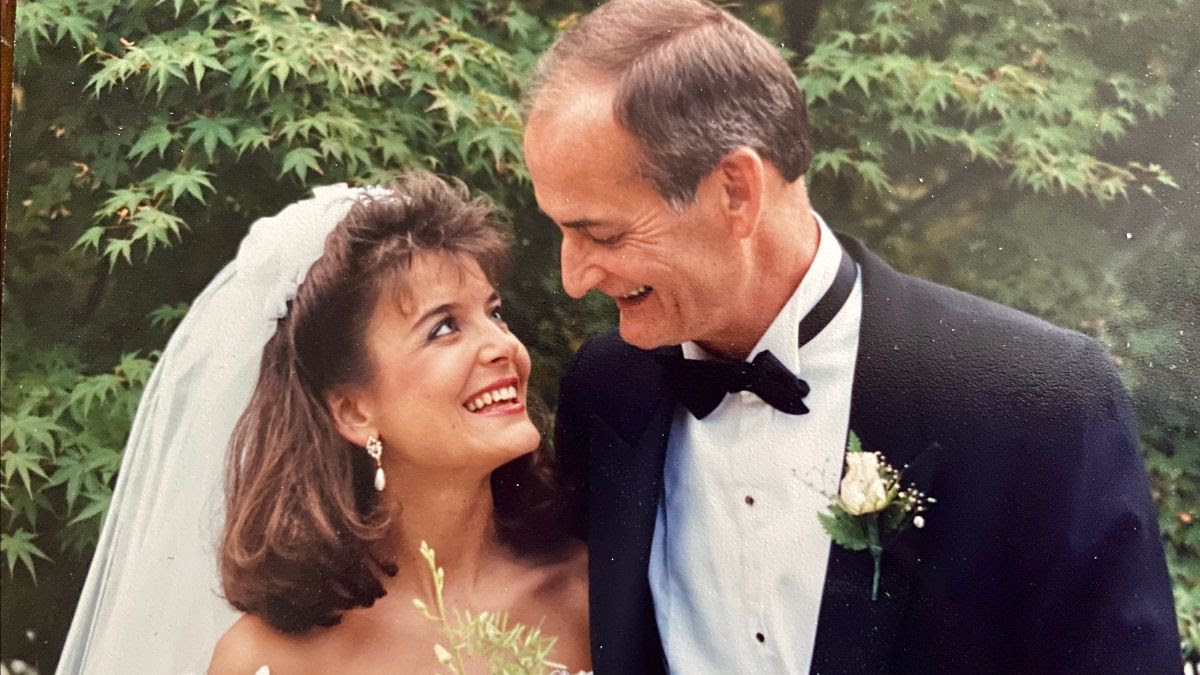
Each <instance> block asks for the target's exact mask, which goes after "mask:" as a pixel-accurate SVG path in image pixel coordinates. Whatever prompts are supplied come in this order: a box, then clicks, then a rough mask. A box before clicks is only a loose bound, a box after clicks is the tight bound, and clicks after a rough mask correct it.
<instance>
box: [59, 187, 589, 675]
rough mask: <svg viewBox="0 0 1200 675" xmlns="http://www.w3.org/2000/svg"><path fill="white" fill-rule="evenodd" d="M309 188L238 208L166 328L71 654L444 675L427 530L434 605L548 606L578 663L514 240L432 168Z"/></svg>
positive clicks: (567, 654)
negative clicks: (205, 281)
mask: <svg viewBox="0 0 1200 675" xmlns="http://www.w3.org/2000/svg"><path fill="white" fill-rule="evenodd" d="M315 194H316V197H315V198H314V199H310V200H306V201H303V202H300V203H298V204H294V205H292V206H289V207H288V208H286V209H285V210H284V211H283V212H281V213H280V214H279V215H278V216H275V217H273V218H266V219H262V220H260V221H259V222H257V223H255V225H254V226H253V227H252V229H251V232H250V234H249V235H248V236H247V238H246V239H245V240H244V241H243V244H242V246H241V249H240V250H239V253H238V257H237V260H236V261H234V263H232V264H231V265H230V266H229V267H228V268H226V270H225V271H223V272H222V273H221V274H220V275H218V277H217V278H216V279H215V280H214V281H213V283H212V285H210V287H209V289H207V290H206V291H205V293H204V294H202V295H201V297H200V298H199V299H198V300H197V301H196V303H194V305H193V307H192V310H191V311H190V312H189V316H188V317H187V318H186V319H185V320H184V322H183V323H182V324H181V325H180V328H179V330H178V331H177V332H176V334H175V336H174V337H173V338H172V342H171V345H170V346H169V347H168V349H167V350H166V353H165V354H164V356H163V358H162V361H161V364H160V367H159V370H158V371H157V372H156V374H155V377H154V381H153V382H152V383H151V385H150V387H149V389H148V392H147V395H146V397H145V398H144V400H143V404H142V410H141V411H140V412H139V427H138V430H135V434H134V437H133V439H132V440H131V442H130V443H131V447H132V448H133V449H134V451H133V452H132V453H131V454H128V455H127V457H126V464H125V466H124V467H123V469H122V474H123V478H124V479H125V480H126V482H125V483H123V484H122V485H121V486H119V487H118V490H117V494H116V495H115V496H114V506H113V509H112V511H111V513H112V515H111V516H110V519H109V521H107V522H106V525H105V533H104V537H103V540H102V545H101V547H100V549H99V552H98V554H97V558H96V560H95V562H94V563H93V566H92V570H91V571H90V573H89V578H88V585H87V588H85V591H84V596H83V597H84V599H83V601H82V602H81V604H80V610H79V611H78V612H77V615H76V618H75V622H74V625H73V627H72V634H71V636H70V638H69V640H68V647H67V649H66V650H65V652H64V659H63V663H64V664H68V665H67V668H66V670H65V671H64V672H195V671H197V670H199V669H202V668H203V666H204V663H205V660H206V659H208V658H209V655H210V654H211V662H210V663H209V672H219V673H253V672H257V671H259V669H260V667H262V666H264V665H265V666H269V667H270V668H271V669H272V670H274V671H275V672H288V673H291V672H330V671H337V672H415V671H428V670H432V669H435V668H437V666H438V655H437V654H435V651H434V645H435V644H437V643H438V642H439V641H444V638H443V634H442V631H443V629H444V627H443V626H440V625H439V624H436V623H434V622H430V621H429V620H428V619H427V618H426V616H425V615H424V614H422V613H421V612H418V611H417V610H416V609H415V608H414V606H413V600H414V599H420V600H422V601H423V602H424V603H425V605H426V606H434V605H435V597H434V593H433V590H434V589H433V588H432V587H431V585H430V583H429V577H428V569H427V564H426V561H425V560H424V559H423V558H422V555H421V551H422V550H425V542H428V544H429V545H430V546H432V547H433V549H435V550H436V551H437V554H438V563H439V565H440V566H441V568H442V569H443V570H444V571H442V572H439V573H438V575H437V577H435V581H437V582H439V583H441V582H444V587H441V586H439V587H438V588H437V594H436V601H437V603H436V604H437V606H439V607H440V606H441V603H442V601H443V600H444V602H445V604H446V605H447V606H450V607H454V608H456V609H459V610H463V611H466V612H471V613H472V615H474V616H478V615H479V613H480V612H485V611H486V612H489V613H491V614H492V615H496V613H505V614H506V615H507V616H508V617H509V618H511V620H512V621H513V622H514V623H520V624H524V625H527V626H535V625H540V627H541V630H542V631H543V632H544V634H546V635H549V636H555V637H556V638H557V641H556V642H554V643H553V645H554V647H553V650H552V651H551V652H550V653H549V654H543V655H542V657H546V658H549V659H552V660H553V661H554V662H561V663H563V664H566V665H569V666H570V667H571V668H572V669H578V668H586V667H587V666H588V665H589V658H588V647H587V625H588V624H587V621H588V619H587V616H588V615H587V597H586V596H587V585H586V572H587V563H586V551H585V549H584V547H583V544H582V543H580V542H579V541H577V540H575V539H573V538H571V537H570V535H569V534H568V533H567V531H566V519H565V518H563V517H562V515H561V512H562V504H563V499H562V498H561V497H560V494H559V490H558V484H557V481H556V478H555V472H554V466H553V463H552V461H551V460H550V458H549V457H548V456H547V455H546V454H544V453H543V452H542V449H541V438H540V435H539V433H538V430H537V428H536V427H535V426H534V424H533V423H532V422H531V420H530V417H529V412H528V406H529V399H528V382H529V375H530V359H529V354H528V352H527V351H526V350H525V347H524V346H523V345H522V344H521V342H520V341H519V340H518V339H517V338H516V337H515V336H514V335H513V334H512V333H511V332H510V331H509V329H508V326H507V325H506V323H505V321H504V318H503V314H502V312H501V308H500V296H499V294H498V292H497V286H498V284H499V283H500V282H501V281H502V280H503V279H504V277H505V274H506V271H507V267H508V260H509V258H508V256H509V237H508V235H507V233H506V232H505V231H504V229H503V228H502V227H501V225H500V224H499V223H498V222H497V221H496V219H495V217H494V215H493V213H492V210H491V208H490V205H489V204H488V203H487V202H486V201H483V200H478V199H476V200H472V199H469V198H468V196H467V193H466V189H465V188H464V187H462V186H461V185H458V186H452V185H449V184H447V183H446V182H444V181H442V180H440V179H438V178H436V177H434V176H432V175H430V174H423V173H422V174H409V175H406V176H404V177H402V178H401V179H400V180H399V181H397V183H396V184H394V185H392V186H390V187H387V188H367V189H350V188H346V187H345V186H335V187H331V188H319V189H317V190H316V191H315ZM256 366H257V367H256ZM255 373H257V375H255ZM185 392H186V393H185ZM235 420H236V423H235ZM226 445H227V446H228V447H227V466H226V472H225V483H224V493H223V494H222V495H220V498H221V500H222V501H223V502H224V506H225V513H224V518H223V520H224V527H223V532H222V533H221V536H220V538H219V543H216V544H215V545H214V541H213V540H212V539H210V538H209V537H210V535H211V529H210V528H209V526H210V524H211V523H210V521H211V516H210V511H209V510H208V509H207V508H205V507H206V506H207V502H208V500H209V498H210V495H213V494H216V493H219V492H220V489H219V488H218V485H219V484H220V478H219V476H220V472H219V471H218V470H211V471H210V470H209V469H210V468H215V467H214V466H213V465H216V464H219V463H220V460H219V459H214V458H216V457H219V456H220V455H221V454H222V451H225V450H226V447H225V446H226ZM180 466H184V467H187V469H186V470H184V471H183V472H182V473H180V471H178V469H179V468H180ZM150 503H153V504H154V507H153V508H151V507H149V506H148V504H150ZM164 533H170V536H166V535H164ZM214 548H216V549H218V550H217V551H216V553H217V555H213V553H214V552H213V550H212V549H214ZM214 563H218V564H217V565H214ZM216 567H219V583H220V586H221V589H220V592H221V595H223V599H222V598H220V597H218V596H217V594H215V593H213V592H212V590H213V589H212V588H211V583H210V582H209V581H208V580H209V579H210V578H213V577H215V576H216V569H214V568H216ZM148 600H150V601H149V602H148ZM226 602H228V605H232V606H233V607H234V608H236V609H237V610H240V611H241V612H243V613H244V615H243V616H242V617H241V618H240V619H239V618H237V617H236V616H234V615H233V612H231V611H230V610H229V609H228V605H226V604H225V603H226ZM230 624H232V627H231V626H230ZM222 633H223V634H224V635H223V637H220V639H219V640H218V639H217V638H218V636H221V634H222ZM143 638H144V639H143ZM118 642H119V643H121V644H123V645H129V647H128V648H125V647H123V648H121V649H119V650H118V649H114V648H113V646H114V645H115V644H117V643H118ZM214 643H216V648H215V650H214V649H213V644H214ZM542 657H539V658H542Z"/></svg>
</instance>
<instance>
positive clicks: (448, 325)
mask: <svg viewBox="0 0 1200 675" xmlns="http://www.w3.org/2000/svg"><path fill="white" fill-rule="evenodd" d="M455 329H456V326H455V325H454V319H450V318H446V319H442V320H441V321H439V322H438V325H436V326H434V327H433V330H432V331H430V332H429V339H430V340H433V339H436V338H440V337H443V336H446V335H449V334H451V333H453V332H454V331H455Z"/></svg>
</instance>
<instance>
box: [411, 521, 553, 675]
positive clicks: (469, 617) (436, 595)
mask: <svg viewBox="0 0 1200 675" xmlns="http://www.w3.org/2000/svg"><path fill="white" fill-rule="evenodd" d="M421 557H422V558H424V559H425V562H426V564H427V565H428V566H429V574H430V576H431V577H432V578H433V600H434V609H431V608H430V607H429V605H428V604H427V603H426V602H425V601H423V600H421V599H420V598H413V607H415V608H416V609H417V611H418V612H420V613H421V615H422V616H424V617H425V618H426V619H429V620H430V621H434V622H437V623H438V624H439V625H440V626H441V630H442V636H443V637H445V638H446V641H447V644H448V645H449V647H446V646H445V645H442V644H441V643H436V644H434V645H433V653H434V656H436V657H437V661H438V663H440V664H442V665H443V666H446V667H448V668H450V671H451V672H452V673H454V675H465V673H466V668H465V667H464V665H463V657H464V656H468V657H471V658H473V659H478V660H480V661H484V662H486V663H487V665H488V672H489V673H496V674H498V675H542V673H545V672H547V671H548V670H561V671H563V672H566V666H564V665H563V664H561V663H556V662H554V661H551V660H550V658H549V657H550V652H551V651H552V650H553V649H554V644H555V642H557V640H558V639H557V638H555V637H553V636H549V635H543V634H542V628H541V625H540V624H539V625H538V626H534V627H533V628H528V627H526V626H525V625H524V624H520V623H517V624H513V625H512V626H511V627H510V626H509V625H508V613H507V612H479V613H475V614H473V613H471V612H469V611H462V612H460V611H458V610H457V609H456V610H452V613H453V616H454V621H453V622H452V621H451V620H450V617H449V616H448V615H447V613H446V603H445V600H444V599H443V591H444V590H445V586H446V571H445V570H444V569H442V568H441V567H438V565H437V556H436V554H435V553H434V551H433V549H432V548H430V547H429V544H427V543H425V542H424V541H422V542H421ZM435 610H436V613H435Z"/></svg>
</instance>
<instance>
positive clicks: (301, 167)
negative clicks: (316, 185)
mask: <svg viewBox="0 0 1200 675" xmlns="http://www.w3.org/2000/svg"><path fill="white" fill-rule="evenodd" d="M320 156H321V155H320V153H318V152H317V151H316V150H314V149H312V148H296V149H294V150H292V151H290V152H288V153H287V154H286V155H284V156H283V164H282V168H281V169H280V171H279V175H280V176H281V177H282V176H285V175H287V173H288V172H289V171H291V172H293V173H295V174H296V177H297V178H299V179H300V180H301V181H303V180H304V179H305V177H306V176H308V172H309V170H312V171H315V172H317V173H321V165H320V164H319V163H318V162H317V160H318V159H319V158H320Z"/></svg>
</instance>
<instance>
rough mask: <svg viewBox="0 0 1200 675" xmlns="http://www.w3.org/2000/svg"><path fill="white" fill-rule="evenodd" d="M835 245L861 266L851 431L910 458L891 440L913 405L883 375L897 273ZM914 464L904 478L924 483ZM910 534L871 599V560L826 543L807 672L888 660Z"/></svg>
mask: <svg viewBox="0 0 1200 675" xmlns="http://www.w3.org/2000/svg"><path fill="white" fill-rule="evenodd" d="M841 241H842V245H843V246H845V247H846V249H847V250H848V251H849V253H850V255H851V256H852V257H853V258H854V259H855V260H856V261H857V262H858V263H859V265H860V266H861V270H862V292H863V308H862V321H861V325H860V329H859V346H858V356H857V359H856V363H855V373H854V385H853V392H852V394H851V403H850V429H851V430H853V431H854V432H855V433H856V434H857V435H858V437H859V438H860V439H861V440H862V441H863V445H864V447H866V448H868V449H871V450H876V449H878V450H881V451H883V452H884V453H885V455H886V456H887V460H888V462H889V463H891V464H893V465H904V464H907V463H909V462H910V461H912V460H914V459H917V457H916V455H917V454H918V450H917V448H915V447H913V446H911V445H908V444H906V443H903V442H901V443H899V444H896V443H895V442H894V441H895V440H896V439H906V438H912V437H914V436H913V434H911V433H910V431H911V430H908V429H904V428H902V427H903V425H904V424H905V423H906V422H905V420H906V419H911V418H910V417H907V416H906V413H907V409H908V408H909V407H910V406H913V405H918V403H916V402H915V401H914V400H912V399H911V398H909V399H905V398H904V397H901V396H897V395H896V391H895V389H894V388H893V387H892V386H891V385H892V383H891V382H889V378H893V377H895V374H894V373H892V372H891V371H890V370H889V363H890V361H891V358H892V357H891V352H892V351H893V350H894V348H896V347H897V345H898V341H903V340H904V335H905V332H904V328H903V325H904V323H905V322H906V321H911V320H913V318H912V317H909V316H907V315H906V309H905V303H904V299H903V298H902V297H898V296H897V292H899V291H901V290H902V289H900V288H899V285H898V284H896V283H894V278H896V273H895V272H894V271H892V270H891V268H889V267H887V265H886V264H885V263H883V261H882V260H880V259H879V258H877V257H876V256H875V255H874V254H872V253H870V252H869V251H867V250H866V249H865V248H864V247H863V246H862V245H861V244H859V243H858V242H857V241H855V240H854V239H851V238H848V237H841ZM922 470H923V469H921V468H918V467H914V470H913V471H912V472H906V474H905V477H906V479H909V480H913V479H918V480H919V482H920V483H922V484H924V483H925V480H924V479H923V478H920V477H918V476H917V475H916V474H919V473H921V472H922ZM916 534H917V533H916V532H915V531H914V530H912V529H911V528H910V530H908V531H906V532H904V533H902V534H901V535H900V538H899V539H897V540H896V541H895V542H894V544H893V545H891V546H889V547H888V548H887V549H886V550H885V551H884V554H883V558H882V561H883V562H882V568H881V569H882V574H881V576H880V586H879V596H878V598H877V599H876V600H874V601H872V600H871V579H872V575H873V562H872V560H871V556H870V555H869V554H868V553H866V552H865V551H848V550H846V549H844V548H842V547H841V546H837V545H831V548H830V556H829V566H828V569H827V572H826V577H825V587H824V594H823V597H822V600H821V613H820V619H819V621H818V623H817V639H816V643H815V645H814V654H813V661H812V669H811V671H812V672H813V673H842V672H845V673H883V672H889V671H890V670H891V662H892V658H893V655H894V654H895V651H896V647H897V640H898V638H899V635H900V632H901V624H902V622H903V620H904V617H905V614H906V613H907V609H908V606H909V603H910V598H911V590H912V589H911V576H910V574H908V572H907V570H909V569H911V568H912V566H913V565H914V564H915V559H916V553H915V549H914V546H913V539H914V537H915V536H916Z"/></svg>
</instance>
